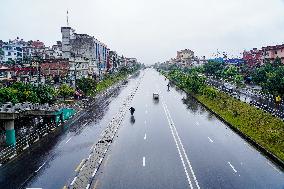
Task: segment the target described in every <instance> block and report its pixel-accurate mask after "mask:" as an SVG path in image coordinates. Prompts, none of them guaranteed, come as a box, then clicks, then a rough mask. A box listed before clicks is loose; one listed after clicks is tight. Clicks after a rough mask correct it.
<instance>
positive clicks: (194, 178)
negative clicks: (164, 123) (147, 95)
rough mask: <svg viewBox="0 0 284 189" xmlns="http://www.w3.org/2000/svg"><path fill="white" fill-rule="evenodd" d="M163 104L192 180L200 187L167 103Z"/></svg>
mask: <svg viewBox="0 0 284 189" xmlns="http://www.w3.org/2000/svg"><path fill="white" fill-rule="evenodd" d="M163 104H164V106H165V109H166V111H167V113H168V117H169V118H170V121H171V124H170V125H171V126H172V127H173V128H174V131H175V133H176V136H177V139H178V141H179V144H180V146H181V149H182V151H183V154H184V156H185V159H186V162H187V164H188V166H189V168H190V172H191V174H192V177H193V180H194V181H195V184H196V187H197V188H198V189H200V187H199V184H198V181H197V179H196V176H195V173H194V171H193V168H192V166H191V163H190V161H189V158H188V156H187V154H186V152H185V149H184V147H183V144H182V142H181V139H180V137H179V134H178V131H177V129H176V126H175V123H174V121H173V119H172V116H171V114H170V111H169V109H168V107H167V105H166V104H165V103H164V102H163Z"/></svg>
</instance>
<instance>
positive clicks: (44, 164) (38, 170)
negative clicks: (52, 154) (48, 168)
mask: <svg viewBox="0 0 284 189" xmlns="http://www.w3.org/2000/svg"><path fill="white" fill-rule="evenodd" d="M45 164H46V162H44V163H43V164H42V165H41V166H40V167H39V168H38V169H37V170H36V171H35V172H36V173H37V172H38V171H39V170H40V169H41V168H42V167H43V166H44V165H45Z"/></svg>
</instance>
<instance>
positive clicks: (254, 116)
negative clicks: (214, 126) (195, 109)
mask: <svg viewBox="0 0 284 189" xmlns="http://www.w3.org/2000/svg"><path fill="white" fill-rule="evenodd" d="M216 93H217V97H216V98H214V99H211V98H208V96H207V95H197V96H196V98H197V99H198V100H199V101H200V102H202V103H203V104H204V105H206V106H207V107H208V108H210V109H211V110H213V111H214V112H215V113H217V114H218V115H219V116H221V117H222V118H223V119H224V120H226V121H227V122H228V123H230V124H231V125H232V126H233V127H235V128H237V129H238V130H239V131H241V132H242V133H244V134H245V135H247V136H248V137H250V138H251V139H253V140H254V141H255V142H257V143H258V144H260V145H261V146H263V147H264V148H265V149H267V150H268V151H270V152H271V153H273V154H274V155H275V156H277V157H278V158H279V159H281V160H282V161H284V122H283V121H282V120H281V119H279V118H276V117H274V116H272V115H271V114H269V113H266V112H264V111H263V110H260V109H257V108H255V107H253V106H250V105H249V104H247V103H244V102H241V101H239V100H237V99H235V98H233V97H231V96H229V95H227V94H225V93H222V92H219V91H216Z"/></svg>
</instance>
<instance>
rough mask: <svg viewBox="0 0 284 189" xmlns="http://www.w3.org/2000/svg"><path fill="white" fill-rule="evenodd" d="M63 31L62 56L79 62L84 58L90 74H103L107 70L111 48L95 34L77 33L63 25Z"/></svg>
mask: <svg viewBox="0 0 284 189" xmlns="http://www.w3.org/2000/svg"><path fill="white" fill-rule="evenodd" d="M61 33H62V58H66V59H68V60H70V61H71V62H74V63H75V62H76V63H77V64H79V62H82V60H84V61H83V62H84V63H83V62H82V64H84V65H85V62H88V74H89V75H90V76H94V75H103V74H104V73H105V72H106V71H107V61H108V54H109V49H108V48H107V46H106V45H105V44H104V43H102V42H100V41H99V40H97V39H96V38H94V37H93V36H89V35H87V34H78V33H75V30H74V29H72V28H71V27H61ZM76 59H78V60H76ZM72 67H74V66H71V68H72Z"/></svg>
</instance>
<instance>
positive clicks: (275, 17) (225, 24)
mask: <svg viewBox="0 0 284 189" xmlns="http://www.w3.org/2000/svg"><path fill="white" fill-rule="evenodd" d="M2 1H3V2H2V3H1V8H0V16H1V18H4V19H2V21H1V30H0V38H2V39H4V40H8V39H10V38H14V37H16V36H19V37H21V38H24V39H26V40H28V39H40V40H43V41H45V42H46V43H47V44H49V45H51V44H52V43H54V42H55V41H56V40H60V39H61V34H60V27H61V26H63V25H66V10H67V9H69V13H70V24H71V26H72V27H74V28H75V29H76V30H77V31H78V32H79V33H87V34H90V35H94V36H95V37H96V38H98V39H99V40H101V41H103V42H104V43H106V44H107V45H108V46H109V47H110V48H111V49H114V50H116V51H118V52H119V53H120V54H124V55H125V56H129V57H137V58H138V59H140V60H141V61H142V62H145V63H154V62H156V61H163V60H166V59H169V58H171V57H173V56H175V54H176V51H177V50H179V49H184V48H190V49H192V50H194V51H195V52H196V54H197V55H200V56H201V55H206V56H210V55H211V54H212V53H213V52H215V51H216V49H220V50H222V51H225V50H226V51H229V54H230V53H233V54H238V52H239V51H242V50H243V49H249V48H252V47H261V46H264V45H271V44H279V43H282V42H283V41H284V40H283V39H284V33H283V29H284V12H283V6H284V4H283V0H271V1H269V2H268V1H267V0H198V1H193V0H154V1H153V0H119V1H117V0H81V1H75V0H61V1H57V0H48V1H38V0H25V1H22V0H2ZM11 10H13V11H11Z"/></svg>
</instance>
